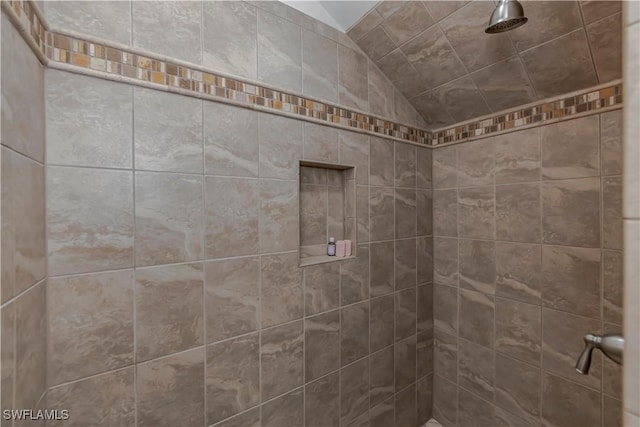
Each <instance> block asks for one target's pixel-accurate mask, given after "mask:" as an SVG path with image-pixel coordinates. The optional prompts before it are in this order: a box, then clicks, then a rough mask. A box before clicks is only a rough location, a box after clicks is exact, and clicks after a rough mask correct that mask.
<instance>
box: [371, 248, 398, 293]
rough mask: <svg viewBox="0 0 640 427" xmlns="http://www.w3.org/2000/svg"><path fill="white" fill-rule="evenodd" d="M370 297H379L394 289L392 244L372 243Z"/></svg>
mask: <svg viewBox="0 0 640 427" xmlns="http://www.w3.org/2000/svg"><path fill="white" fill-rule="evenodd" d="M370 250H371V257H370V258H371V296H380V295H384V294H387V293H389V292H393V290H394V289H395V274H394V264H395V257H394V253H395V252H394V242H380V243H372V244H371V245H370Z"/></svg>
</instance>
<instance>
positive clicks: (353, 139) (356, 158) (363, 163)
mask: <svg viewBox="0 0 640 427" xmlns="http://www.w3.org/2000/svg"><path fill="white" fill-rule="evenodd" d="M338 143H339V150H340V163H341V164H344V165H350V166H354V167H355V168H356V184H358V185H367V184H368V183H369V137H368V136H367V135H362V134H358V133H355V132H347V131H344V130H340V133H339V136H338Z"/></svg>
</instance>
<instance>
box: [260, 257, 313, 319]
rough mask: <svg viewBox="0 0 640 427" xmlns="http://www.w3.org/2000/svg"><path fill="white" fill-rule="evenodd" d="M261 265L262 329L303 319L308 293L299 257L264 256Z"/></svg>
mask: <svg viewBox="0 0 640 427" xmlns="http://www.w3.org/2000/svg"><path fill="white" fill-rule="evenodd" d="M260 263H261V280H260V284H261V287H262V290H261V292H260V296H261V298H260V302H261V304H262V309H261V317H262V327H263V328H264V327H267V326H272V325H277V324H279V323H283V322H287V321H290V320H295V319H299V318H301V317H302V316H303V313H304V293H303V290H302V269H301V268H299V267H298V254H297V253H296V252H288V253H282V254H274V255H263V256H262V257H261V260H260Z"/></svg>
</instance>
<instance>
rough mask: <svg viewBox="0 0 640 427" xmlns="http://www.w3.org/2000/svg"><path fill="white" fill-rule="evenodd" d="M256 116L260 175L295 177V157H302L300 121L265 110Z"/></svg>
mask: <svg viewBox="0 0 640 427" xmlns="http://www.w3.org/2000/svg"><path fill="white" fill-rule="evenodd" d="M258 117H259V122H260V127H259V133H258V138H259V141H260V156H259V157H260V176H261V177H262V178H279V179H296V178H297V177H296V174H297V166H296V165H297V163H298V162H297V160H298V159H300V158H302V122H300V121H297V120H294V119H290V118H287V117H281V116H275V115H271V114H266V113H261V114H259V116H258ZM282 135H286V137H285V138H283V137H282Z"/></svg>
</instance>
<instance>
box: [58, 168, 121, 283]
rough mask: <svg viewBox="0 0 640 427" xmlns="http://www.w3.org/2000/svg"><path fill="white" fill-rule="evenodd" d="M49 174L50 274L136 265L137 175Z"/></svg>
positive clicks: (83, 171)
mask: <svg viewBox="0 0 640 427" xmlns="http://www.w3.org/2000/svg"><path fill="white" fill-rule="evenodd" d="M46 173H47V226H48V232H47V245H48V263H49V269H48V273H49V275H51V276H54V275H61V274H73V273H83V272H89V271H96V270H105V269H116V268H126V267H131V266H133V231H134V227H133V222H134V221H133V173H131V172H126V171H110V170H98V169H76V168H62V167H48V168H47V171H46Z"/></svg>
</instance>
